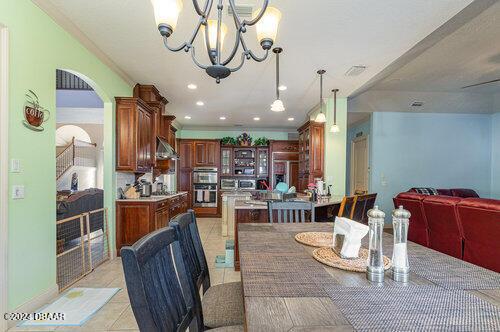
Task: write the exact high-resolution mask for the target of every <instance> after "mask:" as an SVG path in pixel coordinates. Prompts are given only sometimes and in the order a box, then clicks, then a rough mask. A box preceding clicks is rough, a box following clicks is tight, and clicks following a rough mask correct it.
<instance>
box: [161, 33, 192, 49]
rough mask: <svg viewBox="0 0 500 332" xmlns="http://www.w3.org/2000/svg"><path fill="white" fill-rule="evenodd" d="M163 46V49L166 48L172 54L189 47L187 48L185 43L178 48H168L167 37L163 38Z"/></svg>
mask: <svg viewBox="0 0 500 332" xmlns="http://www.w3.org/2000/svg"><path fill="white" fill-rule="evenodd" d="M163 45H165V47H166V48H167V49H168V50H170V51H172V52H179V51H180V50H183V49H184V48H186V47H189V46H188V44H187V43H186V42H184V43H182V44H181V45H180V46H178V47H170V46H169V45H168V38H167V36H163Z"/></svg>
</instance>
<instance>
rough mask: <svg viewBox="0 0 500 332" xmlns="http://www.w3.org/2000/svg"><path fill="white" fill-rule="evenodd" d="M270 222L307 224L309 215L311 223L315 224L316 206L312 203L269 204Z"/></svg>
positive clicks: (270, 202)
mask: <svg viewBox="0 0 500 332" xmlns="http://www.w3.org/2000/svg"><path fill="white" fill-rule="evenodd" d="M267 208H268V213H269V222H270V223H273V222H278V223H299V222H305V221H306V218H307V216H308V215H310V216H311V217H310V221H311V222H315V216H314V206H313V203H312V202H304V201H301V202H296V201H288V202H272V201H269V202H267Z"/></svg>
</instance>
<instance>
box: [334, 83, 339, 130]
mask: <svg viewBox="0 0 500 332" xmlns="http://www.w3.org/2000/svg"><path fill="white" fill-rule="evenodd" d="M337 91H338V90H337V89H335V90H333V125H336V124H337Z"/></svg>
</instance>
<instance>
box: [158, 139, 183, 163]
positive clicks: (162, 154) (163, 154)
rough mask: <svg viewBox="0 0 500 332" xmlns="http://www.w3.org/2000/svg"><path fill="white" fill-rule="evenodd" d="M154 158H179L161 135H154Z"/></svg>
mask: <svg viewBox="0 0 500 332" xmlns="http://www.w3.org/2000/svg"><path fill="white" fill-rule="evenodd" d="M156 159H157V160H177V159H179V155H178V154H177V153H176V152H175V150H174V148H173V147H172V146H171V145H170V144H168V142H167V141H165V140H164V139H163V138H161V137H156Z"/></svg>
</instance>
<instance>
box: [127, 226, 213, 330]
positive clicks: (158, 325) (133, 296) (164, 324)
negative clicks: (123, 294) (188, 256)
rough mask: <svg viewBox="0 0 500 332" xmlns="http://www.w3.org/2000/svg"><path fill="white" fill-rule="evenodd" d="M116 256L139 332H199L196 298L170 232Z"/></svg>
mask: <svg viewBox="0 0 500 332" xmlns="http://www.w3.org/2000/svg"><path fill="white" fill-rule="evenodd" d="M120 252H121V256H122V262H123V270H124V272H125V281H126V283H127V290H128V295H129V297H130V303H131V305H132V310H133V312H134V316H135V319H136V320H137V324H138V325H139V329H140V330H141V331H155V332H168V331H185V330H187V328H188V327H189V330H190V331H202V330H203V317H202V314H201V307H200V306H199V305H198V304H197V303H199V295H198V293H197V292H196V290H195V287H194V284H193V283H192V281H191V280H190V277H189V274H188V271H187V270H186V266H185V264H184V261H183V259H182V255H181V248H180V244H179V241H178V240H177V235H176V233H175V230H174V229H173V228H171V227H167V228H162V229H160V230H158V231H156V232H153V233H151V234H149V235H147V236H145V237H143V238H142V239H140V240H139V241H137V242H136V243H135V244H134V245H133V246H131V247H123V248H122V249H121V251H120Z"/></svg>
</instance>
